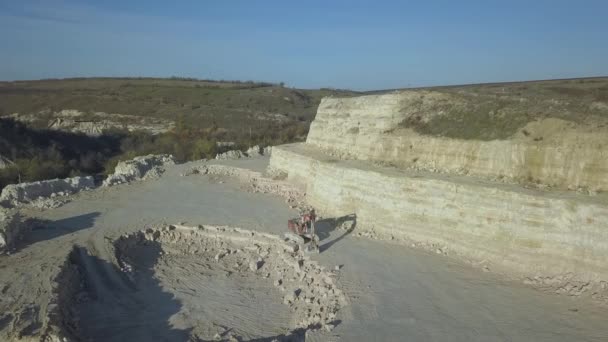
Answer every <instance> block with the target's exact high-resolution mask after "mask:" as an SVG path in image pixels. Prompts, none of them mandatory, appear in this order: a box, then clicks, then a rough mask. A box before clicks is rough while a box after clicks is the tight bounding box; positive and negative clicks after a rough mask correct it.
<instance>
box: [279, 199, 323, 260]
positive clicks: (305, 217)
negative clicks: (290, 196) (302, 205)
mask: <svg viewBox="0 0 608 342" xmlns="http://www.w3.org/2000/svg"><path fill="white" fill-rule="evenodd" d="M316 221H317V215H316V214H315V210H314V209H311V210H310V211H308V212H307V213H304V214H302V215H300V217H297V218H293V219H291V220H288V221H287V228H289V230H290V231H291V232H292V233H293V234H291V235H286V236H287V237H288V238H289V239H290V240H294V241H295V242H297V243H300V244H306V243H308V246H307V248H306V251H307V252H314V251H316V252H318V251H319V243H318V239H317V236H316V235H315V222H316Z"/></svg>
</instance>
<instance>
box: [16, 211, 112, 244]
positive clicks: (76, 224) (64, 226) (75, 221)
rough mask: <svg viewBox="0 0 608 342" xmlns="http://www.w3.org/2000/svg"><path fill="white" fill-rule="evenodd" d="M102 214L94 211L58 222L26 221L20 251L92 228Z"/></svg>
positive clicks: (31, 219) (34, 219)
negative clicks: (38, 243) (41, 242)
mask: <svg viewBox="0 0 608 342" xmlns="http://www.w3.org/2000/svg"><path fill="white" fill-rule="evenodd" d="M100 214H101V213H100V212H97V211H94V212H90V213H87V214H82V215H77V216H72V217H68V218H64V219H61V220H56V221H50V220H40V219H36V218H29V219H26V220H25V221H24V222H23V224H24V225H25V226H26V227H27V228H26V231H27V233H26V234H25V236H24V237H23V239H22V240H21V242H20V243H19V244H18V249H23V248H25V247H27V246H29V245H33V244H35V243H37V242H40V241H46V240H51V239H54V238H56V237H59V236H62V235H67V234H71V233H74V232H77V231H79V230H83V229H87V228H92V227H93V225H94V224H95V220H96V219H97V217H98V216H99V215H100Z"/></svg>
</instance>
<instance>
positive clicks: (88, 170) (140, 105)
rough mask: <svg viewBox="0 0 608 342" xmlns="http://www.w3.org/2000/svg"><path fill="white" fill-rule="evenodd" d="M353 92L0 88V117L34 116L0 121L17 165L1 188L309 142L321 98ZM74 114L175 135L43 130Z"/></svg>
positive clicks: (244, 87)
mask: <svg viewBox="0 0 608 342" xmlns="http://www.w3.org/2000/svg"><path fill="white" fill-rule="evenodd" d="M353 94H355V93H354V92H349V91H342V90H333V89H324V90H298V89H291V88H285V87H284V86H283V85H282V84H271V83H260V82H252V81H248V82H240V81H209V80H197V79H188V78H177V77H174V78H171V79H154V78H78V79H65V80H40V81H19V82H0V116H1V115H8V114H12V113H19V114H21V115H27V114H34V115H35V117H36V120H34V121H32V122H29V123H27V126H26V125H24V124H21V123H16V122H13V121H11V120H7V119H4V120H0V155H1V156H4V157H6V158H9V159H10V160H12V161H13V162H14V165H12V166H10V167H8V168H5V169H3V170H0V189H1V188H2V187H4V186H5V185H6V184H10V183H16V182H18V181H23V182H26V181H36V180H41V179H49V178H61V177H68V176H74V175H82V174H102V173H109V172H112V171H113V169H114V166H115V165H116V163H117V162H118V161H119V160H126V159H131V158H133V157H135V156H138V155H144V154H157V153H170V154H173V155H174V156H175V157H176V159H177V160H179V161H186V160H194V159H201V158H213V157H214V156H215V154H216V153H217V152H221V151H218V150H217V147H216V146H217V142H218V141H231V142H235V143H236V146H235V147H233V148H247V147H249V146H253V145H256V144H261V145H276V144H283V143H288V142H295V141H301V140H303V139H305V138H306V134H307V133H308V128H309V126H310V122H311V121H312V119H313V117H314V114H315V112H316V108H317V106H318V104H319V102H320V100H321V98H322V97H324V96H329V95H340V96H351V95H353ZM63 109H76V110H79V111H82V112H85V113H89V114H86V115H84V116H81V117H79V120H84V121H86V120H92V121H94V120H95V116H93V115H90V113H93V112H106V113H117V114H127V115H135V116H141V117H147V118H163V119H170V120H172V121H174V122H175V129H173V130H172V131H170V132H167V133H164V134H159V135H151V134H149V133H147V132H143V131H142V132H127V131H121V130H113V131H106V132H105V133H104V135H102V136H100V137H88V136H85V135H81V134H73V133H67V132H59V131H52V130H48V129H46V127H47V124H48V122H49V118H50V117H51V115H50V114H51V113H52V112H55V111H60V110H63Z"/></svg>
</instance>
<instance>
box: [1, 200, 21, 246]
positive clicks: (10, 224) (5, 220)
mask: <svg viewBox="0 0 608 342" xmlns="http://www.w3.org/2000/svg"><path fill="white" fill-rule="evenodd" d="M22 227H23V226H22V225H21V224H20V219H19V215H18V214H17V213H15V212H13V211H10V210H6V209H2V208H0V253H3V252H5V251H6V250H8V249H10V248H11V247H12V246H13V244H14V242H15V241H16V240H17V239H19V237H20V236H21V234H22V233H23V232H22V231H21V228H22Z"/></svg>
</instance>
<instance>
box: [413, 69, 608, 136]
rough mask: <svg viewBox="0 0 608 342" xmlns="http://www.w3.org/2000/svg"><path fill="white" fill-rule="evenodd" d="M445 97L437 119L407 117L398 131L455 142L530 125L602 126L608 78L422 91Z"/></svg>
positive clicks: (606, 109) (606, 111)
mask: <svg viewBox="0 0 608 342" xmlns="http://www.w3.org/2000/svg"><path fill="white" fill-rule="evenodd" d="M426 89H427V90H433V91H437V92H441V93H444V94H447V95H449V96H450V98H451V100H448V101H447V103H444V104H437V105H436V106H435V107H436V109H437V111H441V112H442V114H441V115H437V116H434V117H433V118H432V119H431V120H429V121H426V122H425V121H424V120H418V119H417V117H412V118H411V119H410V120H408V121H407V122H404V123H403V124H404V126H407V127H412V128H414V130H416V131H417V132H419V133H421V134H428V135H435V136H445V137H450V138H459V139H477V140H493V139H506V138H509V137H511V136H512V135H513V134H514V133H515V132H517V131H518V130H519V129H521V128H523V127H524V126H525V125H526V124H528V123H529V122H531V121H535V120H539V119H544V118H559V119H563V120H567V121H572V122H575V123H591V122H593V123H595V124H600V125H601V124H606V123H607V122H608V78H587V79H571V80H552V81H535V82H518V83H497V84H479V85H467V86H453V87H435V88H426Z"/></svg>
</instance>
